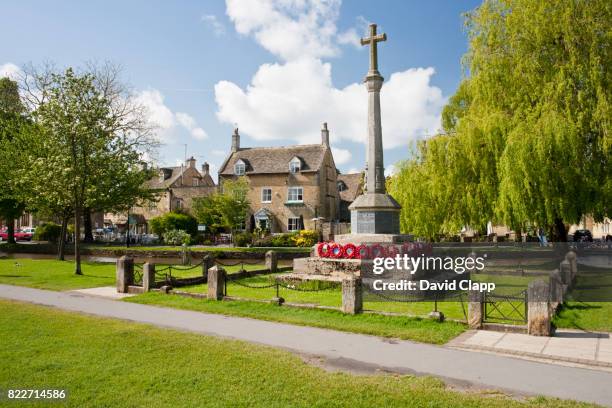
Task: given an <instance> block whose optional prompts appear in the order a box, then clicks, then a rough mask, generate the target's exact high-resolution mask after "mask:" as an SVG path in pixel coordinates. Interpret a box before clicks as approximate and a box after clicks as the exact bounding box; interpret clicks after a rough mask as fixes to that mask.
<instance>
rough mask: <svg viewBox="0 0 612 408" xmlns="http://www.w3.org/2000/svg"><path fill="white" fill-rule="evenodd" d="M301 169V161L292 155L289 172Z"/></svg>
mask: <svg viewBox="0 0 612 408" xmlns="http://www.w3.org/2000/svg"><path fill="white" fill-rule="evenodd" d="M301 169H302V161H301V160H300V159H299V158H298V157H294V158H293V159H291V161H290V162H289V171H290V172H291V173H299V172H300V170H301Z"/></svg>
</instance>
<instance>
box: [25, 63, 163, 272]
mask: <svg viewBox="0 0 612 408" xmlns="http://www.w3.org/2000/svg"><path fill="white" fill-rule="evenodd" d="M100 72H102V71H96V70H94V69H92V68H89V70H88V71H85V72H83V73H77V72H75V71H74V70H73V69H72V68H68V69H66V70H65V71H64V72H61V73H58V72H53V71H44V72H42V73H33V74H31V75H29V76H28V77H26V78H24V80H23V83H24V84H25V85H24V89H25V91H26V92H27V93H28V94H29V95H30V99H29V102H30V106H32V107H33V108H34V111H33V117H34V118H35V120H36V122H37V125H38V126H39V127H40V129H41V132H42V134H43V136H42V137H40V138H38V139H34V138H32V139H29V140H26V141H24V143H35V144H37V145H38V149H37V151H36V153H32V154H31V155H30V157H28V166H27V167H26V168H23V169H22V170H21V173H20V177H19V180H20V183H21V185H22V186H23V191H24V194H25V195H26V196H27V197H29V199H30V200H31V201H32V203H33V205H37V206H40V207H44V208H48V209H53V210H59V209H60V208H66V207H65V206H67V205H69V206H70V208H71V209H72V213H73V214H74V224H75V273H77V274H81V262H80V260H81V259H80V232H81V220H82V216H83V213H84V210H85V209H91V210H101V209H105V210H108V211H116V212H120V211H125V210H127V209H128V208H129V207H131V206H133V205H135V204H137V203H138V202H140V201H143V200H148V199H150V198H152V194H153V193H152V192H151V191H150V190H148V189H147V188H146V187H145V185H144V182H145V181H146V180H148V179H149V178H150V177H151V176H152V172H151V170H148V167H146V166H144V165H143V163H142V161H141V157H142V154H143V153H144V152H146V151H149V150H150V149H152V148H153V147H154V146H155V143H154V141H153V140H152V138H151V134H150V130H151V128H150V127H148V126H147V123H146V119H145V118H146V115H144V111H143V110H141V107H140V106H139V105H137V104H136V103H134V101H133V100H132V99H131V98H130V95H127V94H123V93H122V91H121V88H120V87H119V86H117V85H116V83H115V82H114V81H115V76H114V75H115V71H109V70H108V69H107V70H105V71H104V72H106V74H100ZM32 87H33V88H34V89H38V92H34V91H32ZM41 174H44V175H45V177H44V178H42V177H40V175H41ZM48 180H50V182H48Z"/></svg>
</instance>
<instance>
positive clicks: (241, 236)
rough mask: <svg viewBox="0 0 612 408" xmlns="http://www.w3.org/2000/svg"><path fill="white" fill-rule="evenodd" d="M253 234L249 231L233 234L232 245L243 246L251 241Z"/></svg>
mask: <svg viewBox="0 0 612 408" xmlns="http://www.w3.org/2000/svg"><path fill="white" fill-rule="evenodd" d="M252 240H253V236H252V235H251V234H249V233H246V232H245V233H238V234H234V245H235V246H237V247H245V246H247V245H248V244H250V243H251V241H252Z"/></svg>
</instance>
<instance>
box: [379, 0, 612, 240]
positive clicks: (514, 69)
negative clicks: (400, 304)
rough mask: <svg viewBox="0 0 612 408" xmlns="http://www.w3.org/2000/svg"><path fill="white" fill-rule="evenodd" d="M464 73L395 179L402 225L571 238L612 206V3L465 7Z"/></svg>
mask: <svg viewBox="0 0 612 408" xmlns="http://www.w3.org/2000/svg"><path fill="white" fill-rule="evenodd" d="M466 29H467V33H468V37H469V43H470V44H469V51H468V53H467V54H466V55H465V56H464V60H463V66H464V70H465V77H464V79H463V81H462V83H461V84H460V86H459V88H458V90H457V92H456V94H455V95H453V97H451V99H450V100H449V103H448V105H447V106H446V107H445V109H444V111H443V115H442V125H443V128H444V131H445V134H444V135H440V136H437V137H434V138H432V139H429V140H427V141H424V142H420V143H419V144H418V145H417V148H416V151H415V152H414V154H413V155H412V156H411V158H410V159H409V160H408V161H407V162H405V163H404V164H403V165H402V166H401V167H400V168H401V170H400V171H399V172H398V174H397V176H396V177H395V178H394V179H393V180H392V181H391V182H390V186H389V188H390V191H391V193H392V194H393V195H394V196H396V197H397V198H398V200H399V201H400V203H401V204H402V205H403V206H404V210H403V213H402V218H401V220H402V229H403V230H404V231H407V232H408V231H409V232H413V233H415V234H418V235H423V236H426V237H430V238H433V237H435V235H436V234H439V233H456V232H457V230H458V227H460V226H462V225H470V226H472V227H473V228H477V229H483V228H484V226H485V225H486V223H487V221H489V220H492V221H494V222H498V223H505V224H507V225H509V226H511V227H512V228H514V229H515V230H521V229H523V228H525V226H526V225H527V224H536V225H538V226H542V227H544V228H547V229H549V230H550V232H551V233H552V235H553V237H554V238H555V239H558V240H565V239H566V237H567V232H566V231H567V225H568V224H571V223H576V222H578V221H579V220H580V218H581V217H582V216H583V215H586V214H590V215H592V216H594V218H595V219H596V220H601V219H603V218H604V217H606V216H610V213H611V208H610V206H611V204H610V203H612V177H611V175H612V173H611V169H610V159H611V150H612V148H611V146H612V143H611V140H612V139H611V136H610V121H611V118H612V109H611V105H610V102H611V101H610V99H611V97H612V89H611V87H610V79H611V78H610V76H611V70H610V69H609V67H610V66H612V58H611V54H610V53H611V47H612V3H611V2H609V1H605V0H591V1H580V0H573V1H570V0H568V1H560V2H550V1H533V0H488V1H485V2H484V3H483V4H482V5H481V6H480V7H478V8H477V9H476V10H474V11H473V12H470V13H468V14H467V15H466Z"/></svg>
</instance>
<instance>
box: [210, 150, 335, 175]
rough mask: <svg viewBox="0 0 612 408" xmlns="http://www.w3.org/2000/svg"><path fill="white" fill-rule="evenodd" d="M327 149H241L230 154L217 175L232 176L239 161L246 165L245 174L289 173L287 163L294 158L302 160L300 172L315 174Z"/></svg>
mask: <svg viewBox="0 0 612 408" xmlns="http://www.w3.org/2000/svg"><path fill="white" fill-rule="evenodd" d="M327 149H328V147H327V146H325V145H322V144H313V145H296V146H280V147H248V148H241V149H239V150H238V151H237V152H233V153H231V154H230V156H229V157H228V158H227V159H226V160H225V162H224V163H223V166H222V167H221V169H220V170H219V174H221V175H224V176H231V175H233V174H234V164H235V163H236V161H238V160H239V159H242V161H244V163H245V164H246V174H278V173H289V162H290V161H291V159H293V158H294V157H299V158H300V160H302V167H301V170H300V171H301V172H315V171H318V170H319V169H320V168H321V166H322V165H323V161H324V158H325V151H326V150H327Z"/></svg>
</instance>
